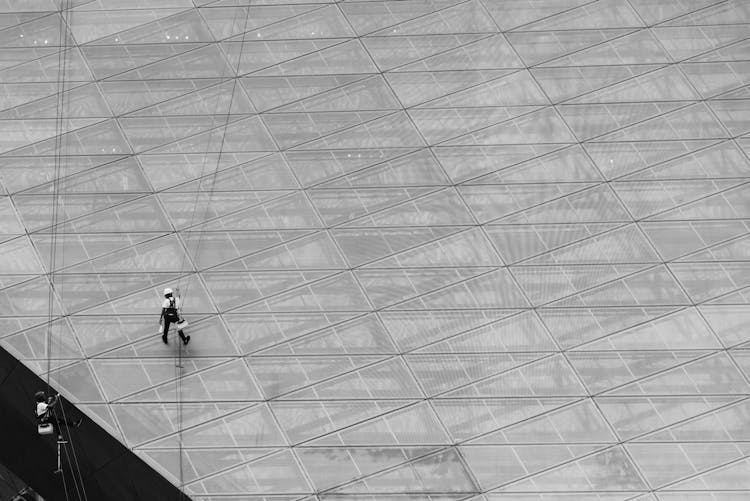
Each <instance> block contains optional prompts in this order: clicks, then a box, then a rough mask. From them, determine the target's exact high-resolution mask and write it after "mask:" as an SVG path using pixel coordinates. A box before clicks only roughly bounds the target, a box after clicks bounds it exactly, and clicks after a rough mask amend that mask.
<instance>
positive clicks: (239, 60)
mask: <svg viewBox="0 0 750 501" xmlns="http://www.w3.org/2000/svg"><path fill="white" fill-rule="evenodd" d="M251 3H252V2H249V3H248V5H247V11H246V12H245V22H244V25H243V29H242V41H241V42H240V50H239V55H238V57H237V66H236V68H234V75H233V82H232V91H231V94H230V96H229V105H228V107H227V112H226V115H225V117H224V125H223V126H222V128H221V129H222V134H221V143H220V144H219V153H218V155H217V156H216V165H215V166H214V169H213V174H212V175H211V183H210V186H209V189H208V199H207V201H206V207H205V210H204V214H203V219H202V220H203V221H205V220H206V219H207V218H208V213H209V211H210V210H211V204H212V203H213V195H214V187H215V185H216V177H217V174H218V172H219V166H220V165H221V156H222V154H223V152H224V144H225V142H226V136H227V128H228V126H229V120H230V118H231V115H232V104H233V103H234V95H235V93H236V92H237V82H238V80H239V73H240V65H241V64H242V53H243V51H244V48H245V39H246V37H247V25H248V21H249V19H250V8H251ZM238 12H239V8H238V9H237V10H236V11H235V13H234V17H233V20H232V26H234V25H235V24H236V22H237V13H238ZM217 102H218V98H217ZM212 137H213V130H212V131H210V132H209V134H208V142H207V146H206V153H205V155H204V156H203V164H202V166H201V174H200V177H199V178H198V185H197V187H196V191H195V200H194V202H193V211H192V214H191V216H190V224H189V225H188V226H187V228H191V227H192V226H193V225H194V224H195V214H196V212H197V209H198V200H199V197H200V194H201V191H202V190H201V186H202V185H203V179H204V176H205V169H206V165H207V163H208V162H207V159H208V149H209V146H210V144H211V139H212ZM202 241H203V233H202V232H200V233H199V234H198V239H197V242H196V248H195V255H194V263H195V274H194V277H196V279H197V274H198V269H199V267H200V249H201V242H202ZM187 254H188V252H187V245H186V249H185V253H184V254H183V256H182V265H181V266H180V270H183V269H184V268H185V261H186V260H187ZM189 288H190V281H189V280H188V282H187V283H186V284H185V288H184V289H185V292H184V294H182V292H181V291H180V301H181V306H183V307H184V304H185V303H184V298H186V297H187V294H188V289H189ZM181 368H182V346H180V347H179V348H178V350H177V360H176V364H175V377H176V382H177V395H176V396H177V436H178V455H179V465H180V486H179V488H180V489H179V490H180V499H181V500H182V499H185V498H186V496H185V493H184V488H185V472H184V464H183V443H182V428H183V422H182V421H183V419H182V377H181V374H180V369H181Z"/></svg>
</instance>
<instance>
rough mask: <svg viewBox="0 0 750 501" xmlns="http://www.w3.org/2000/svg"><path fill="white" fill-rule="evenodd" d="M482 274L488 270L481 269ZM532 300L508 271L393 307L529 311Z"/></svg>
mask: <svg viewBox="0 0 750 501" xmlns="http://www.w3.org/2000/svg"><path fill="white" fill-rule="evenodd" d="M478 271H486V270H485V269H482V268H479V269H478ZM528 306H529V304H528V301H527V300H526V298H525V297H524V295H523V294H522V293H521V290H520V289H519V288H518V286H517V285H516V283H515V281H514V280H513V279H512V278H511V277H510V275H509V273H508V270H507V269H505V268H501V269H499V270H495V271H491V272H489V273H485V274H483V275H480V276H478V277H476V278H472V279H470V280H467V281H465V282H461V283H459V284H456V285H452V286H450V287H447V288H445V289H442V290H439V291H437V292H433V293H431V294H427V295H424V296H420V297H418V298H416V299H413V300H411V301H408V302H406V303H399V304H397V305H395V306H392V307H391V308H395V309H400V310H411V309H442V308H456V309H462V308H467V309H472V308H504V309H515V308H526V307H528Z"/></svg>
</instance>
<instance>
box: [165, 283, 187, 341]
mask: <svg viewBox="0 0 750 501" xmlns="http://www.w3.org/2000/svg"><path fill="white" fill-rule="evenodd" d="M180 306H181V305H180V298H178V297H173V296H171V295H169V296H167V297H165V298H164V302H163V303H162V305H161V321H162V322H164V324H163V326H164V327H163V330H162V334H161V340H162V341H163V342H164V344H168V342H169V341H168V339H167V334H168V333H169V326H170V325H172V324H173V323H178V322H179V321H180V312H179V308H180ZM177 334H179V336H180V339H182V342H183V343H185V344H188V342H189V341H190V336H185V333H184V332H182V329H178V330H177Z"/></svg>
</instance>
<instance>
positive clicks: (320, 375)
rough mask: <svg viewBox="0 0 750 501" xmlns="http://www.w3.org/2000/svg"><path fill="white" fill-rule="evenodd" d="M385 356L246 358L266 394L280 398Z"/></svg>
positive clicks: (267, 396) (266, 395) (365, 365)
mask: <svg viewBox="0 0 750 501" xmlns="http://www.w3.org/2000/svg"><path fill="white" fill-rule="evenodd" d="M385 357H386V356H385V355H379V356H373V355H369V356H362V355H357V356H342V355H336V356H334V355H325V356H304V357H292V356H289V355H285V356H281V357H272V356H266V354H265V353H264V354H262V356H261V355H258V356H252V357H248V358H247V363H248V365H249V366H250V370H251V371H252V373H253V374H254V375H255V380H256V381H258V385H259V386H260V388H261V390H262V391H263V393H264V395H265V397H266V398H268V399H271V398H277V397H279V396H282V395H284V394H285V393H289V392H291V391H294V390H296V389H298V388H304V387H306V386H310V385H313V384H316V383H318V382H320V381H324V380H327V379H330V378H333V377H336V376H339V375H341V374H346V373H349V372H353V371H356V370H358V369H361V368H362V367H368V366H370V365H372V364H374V363H376V362H379V361H380V360H383V359H384V358H385Z"/></svg>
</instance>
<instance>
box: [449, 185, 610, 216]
mask: <svg viewBox="0 0 750 501" xmlns="http://www.w3.org/2000/svg"><path fill="white" fill-rule="evenodd" d="M592 186H595V185H594V184H593V183H586V184H584V183H557V184H552V183H544V184H531V183H529V184H497V185H473V186H470V185H464V186H461V187H460V188H459V190H460V192H461V195H462V196H463V199H464V200H465V202H466V204H467V205H468V206H469V208H470V209H471V211H472V213H473V214H474V216H475V217H476V218H477V220H478V221H479V222H480V223H487V222H490V221H494V220H497V219H500V218H504V217H506V216H508V215H510V214H514V213H518V212H520V211H524V210H529V209H532V210H533V209H534V208H536V207H537V206H539V205H542V204H544V203H546V202H549V201H551V200H556V199H563V200H566V201H567V200H569V198H570V194H571V193H578V192H581V191H583V190H585V189H586V188H590V187H592ZM563 197H566V198H563ZM566 205H569V204H566ZM537 212H538V211H537Z"/></svg>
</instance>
